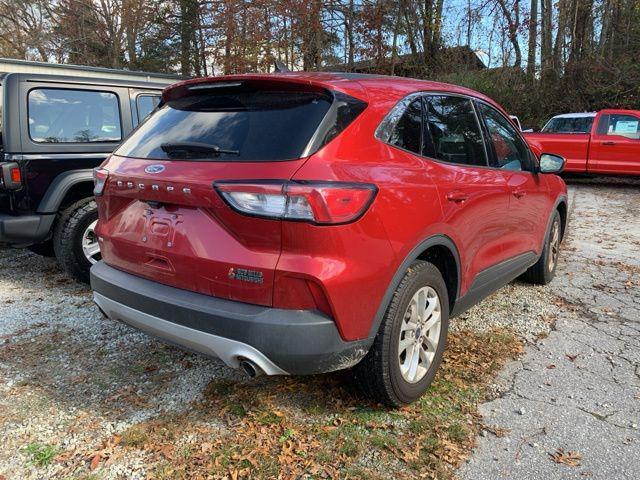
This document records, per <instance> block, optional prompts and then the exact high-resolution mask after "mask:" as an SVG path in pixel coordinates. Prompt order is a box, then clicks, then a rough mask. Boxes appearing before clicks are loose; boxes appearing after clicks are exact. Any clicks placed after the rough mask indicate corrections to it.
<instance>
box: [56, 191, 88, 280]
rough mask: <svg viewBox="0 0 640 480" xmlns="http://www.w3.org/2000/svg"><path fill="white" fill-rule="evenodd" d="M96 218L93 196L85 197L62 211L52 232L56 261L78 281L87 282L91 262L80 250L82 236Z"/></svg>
mask: <svg viewBox="0 0 640 480" xmlns="http://www.w3.org/2000/svg"><path fill="white" fill-rule="evenodd" d="M97 218H98V208H97V205H96V202H95V201H94V200H93V198H85V199H83V200H80V201H78V202H76V203H74V204H73V205H71V206H70V207H69V208H67V209H66V210H65V211H64V212H62V214H61V215H60V218H59V219H58V222H57V224H56V227H55V229H54V232H53V248H54V250H55V252H56V258H57V259H58V263H59V264H60V266H61V267H62V268H63V269H64V270H65V272H67V273H68V274H69V275H70V276H71V277H73V278H74V279H76V280H78V281H79V282H84V283H89V269H90V268H91V262H90V261H89V260H88V259H87V257H86V256H85V254H84V252H83V250H82V236H83V235H84V232H85V230H86V229H87V227H88V226H89V225H91V223H93V222H94V221H95V220H96V219H97Z"/></svg>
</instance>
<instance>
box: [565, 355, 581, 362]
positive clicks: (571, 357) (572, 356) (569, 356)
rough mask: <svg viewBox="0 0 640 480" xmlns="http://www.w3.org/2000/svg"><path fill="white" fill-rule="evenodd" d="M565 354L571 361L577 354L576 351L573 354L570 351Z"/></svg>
mask: <svg viewBox="0 0 640 480" xmlns="http://www.w3.org/2000/svg"><path fill="white" fill-rule="evenodd" d="M565 355H566V357H567V358H568V359H569V360H570V361H571V362H573V361H574V360H575V359H576V358H578V354H577V353H576V354H575V355H574V354H571V353H567V354H565Z"/></svg>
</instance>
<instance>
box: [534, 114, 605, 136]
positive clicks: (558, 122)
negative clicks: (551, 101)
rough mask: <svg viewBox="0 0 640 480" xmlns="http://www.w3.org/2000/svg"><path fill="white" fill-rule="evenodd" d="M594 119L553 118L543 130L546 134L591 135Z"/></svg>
mask: <svg viewBox="0 0 640 480" xmlns="http://www.w3.org/2000/svg"><path fill="white" fill-rule="evenodd" d="M593 119H594V117H569V118H552V119H551V120H549V122H548V123H547V124H546V125H545V126H544V127H543V128H542V130H541V131H542V132H546V133H589V132H590V131H591V126H592V125H593Z"/></svg>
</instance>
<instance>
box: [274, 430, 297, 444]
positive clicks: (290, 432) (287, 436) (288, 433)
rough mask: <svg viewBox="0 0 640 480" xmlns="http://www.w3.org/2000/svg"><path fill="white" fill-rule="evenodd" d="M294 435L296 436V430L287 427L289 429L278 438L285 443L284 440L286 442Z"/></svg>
mask: <svg viewBox="0 0 640 480" xmlns="http://www.w3.org/2000/svg"><path fill="white" fill-rule="evenodd" d="M294 436H295V432H294V431H293V430H292V429H290V428H287V429H286V430H285V431H284V432H283V433H282V435H280V438H278V442H280V443H284V442H286V441H287V440H289V439H291V438H293V437H294Z"/></svg>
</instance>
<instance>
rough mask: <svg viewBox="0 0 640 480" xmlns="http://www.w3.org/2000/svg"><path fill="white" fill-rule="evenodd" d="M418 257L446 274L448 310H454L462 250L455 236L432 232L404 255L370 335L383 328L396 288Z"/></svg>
mask: <svg viewBox="0 0 640 480" xmlns="http://www.w3.org/2000/svg"><path fill="white" fill-rule="evenodd" d="M415 260H425V261H428V262H431V263H433V264H434V265H435V266H436V268H438V270H440V273H442V277H443V278H444V281H445V284H446V285H447V293H448V296H449V312H451V311H452V310H453V307H454V305H455V303H456V300H457V299H458V296H459V293H460V283H461V282H460V278H461V266H460V253H459V251H458V248H457V246H456V244H455V243H454V242H453V240H452V239H451V238H450V237H448V236H446V235H442V234H437V235H433V236H431V237H428V238H426V239H425V240H423V241H422V242H420V243H419V244H418V245H416V246H415V247H414V248H413V249H412V250H411V252H409V254H408V255H407V256H406V257H405V259H404V260H403V262H402V263H401V264H400V266H399V267H398V269H397V270H396V273H395V274H394V276H393V278H392V279H391V282H390V283H389V286H388V287H387V290H386V291H385V294H384V296H383V297H382V301H381V302H380V306H379V307H378V310H377V312H376V315H375V317H374V319H373V322H372V324H371V328H370V329H369V338H370V339H373V338H375V336H376V334H377V333H378V329H379V328H380V323H381V322H382V318H383V317H384V314H385V313H386V311H387V308H388V307H389V304H390V302H391V298H392V297H393V294H394V292H395V291H396V289H397V288H398V285H400V282H401V281H402V278H403V277H404V274H405V272H406V270H407V268H409V266H410V265H411V263H413V262H414V261H415Z"/></svg>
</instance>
